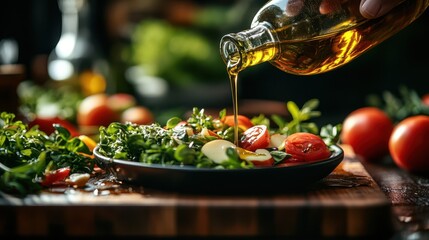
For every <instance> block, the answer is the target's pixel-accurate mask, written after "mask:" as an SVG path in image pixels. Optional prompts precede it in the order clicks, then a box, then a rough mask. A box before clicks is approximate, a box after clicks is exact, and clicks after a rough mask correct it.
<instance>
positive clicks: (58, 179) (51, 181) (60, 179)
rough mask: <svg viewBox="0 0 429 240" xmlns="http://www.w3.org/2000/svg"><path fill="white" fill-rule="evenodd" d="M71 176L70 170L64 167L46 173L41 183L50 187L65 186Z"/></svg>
mask: <svg viewBox="0 0 429 240" xmlns="http://www.w3.org/2000/svg"><path fill="white" fill-rule="evenodd" d="M69 175H70V168H69V167H63V168H59V169H56V170H53V171H50V172H47V173H45V175H44V179H43V181H42V182H41V183H40V184H41V185H42V186H45V187H49V186H53V185H58V184H64V183H65V179H66V178H67V177H68V176H69Z"/></svg>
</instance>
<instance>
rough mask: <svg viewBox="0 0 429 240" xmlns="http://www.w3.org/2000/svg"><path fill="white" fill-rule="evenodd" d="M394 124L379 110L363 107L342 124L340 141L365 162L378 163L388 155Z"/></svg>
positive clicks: (352, 113)
mask: <svg viewBox="0 0 429 240" xmlns="http://www.w3.org/2000/svg"><path fill="white" fill-rule="evenodd" d="M393 127H394V124H393V122H392V120H391V119H390V118H389V116H388V115H387V114H386V113H385V112H384V111H382V110H381V109H379V108H376V107H363V108H359V109H357V110H355V111H353V112H351V113H350V114H349V115H348V116H347V117H346V118H345V120H344V122H343V128H342V130H341V136H340V139H341V141H342V143H344V144H348V145H350V146H351V147H352V149H353V151H354V152H355V154H357V155H360V156H361V157H362V158H363V160H365V161H379V160H380V159H381V158H382V157H384V156H386V155H387V154H388V153H389V147H388V142H389V138H390V134H391V133H392V130H393Z"/></svg>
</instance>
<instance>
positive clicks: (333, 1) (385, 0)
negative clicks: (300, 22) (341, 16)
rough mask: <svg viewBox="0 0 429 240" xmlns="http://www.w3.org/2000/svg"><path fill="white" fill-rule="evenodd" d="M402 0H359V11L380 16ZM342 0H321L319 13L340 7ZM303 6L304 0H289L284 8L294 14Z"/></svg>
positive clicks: (326, 12) (370, 15)
mask: <svg viewBox="0 0 429 240" xmlns="http://www.w3.org/2000/svg"><path fill="white" fill-rule="evenodd" d="M403 1H404V0H361V2H360V9H359V10H360V13H361V14H362V16H363V17H365V18H370V19H371V18H377V17H380V16H382V15H384V14H386V13H387V12H389V11H390V10H392V9H393V8H394V7H396V6H398V5H399V4H400V3H402V2H403ZM342 2H343V0H322V2H321V3H320V6H319V11H320V13H321V14H328V13H330V12H333V11H335V10H336V9H340V8H341V4H342ZM303 7H304V0H289V1H287V5H286V8H285V13H286V15H287V16H290V17H292V16H296V15H297V14H298V13H299V12H300V11H301V9H302V8H303Z"/></svg>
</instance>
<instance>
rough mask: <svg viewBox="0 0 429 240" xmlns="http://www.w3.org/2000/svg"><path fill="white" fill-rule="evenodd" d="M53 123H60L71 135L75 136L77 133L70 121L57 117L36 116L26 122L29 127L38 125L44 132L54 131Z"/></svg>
mask: <svg viewBox="0 0 429 240" xmlns="http://www.w3.org/2000/svg"><path fill="white" fill-rule="evenodd" d="M54 123H57V124H60V125H61V126H62V127H64V128H66V129H67V130H68V131H69V132H70V135H71V136H72V137H76V136H78V135H79V131H78V130H77V128H76V127H75V126H74V125H73V124H72V123H70V122H69V121H67V120H65V119H61V118H59V117H50V118H44V117H36V118H35V119H33V120H32V121H31V122H29V123H28V126H29V127H33V126H35V125H38V126H39V129H40V130H41V131H43V132H45V133H46V134H48V135H49V134H51V133H53V132H54V131H55V128H54V126H53V125H54Z"/></svg>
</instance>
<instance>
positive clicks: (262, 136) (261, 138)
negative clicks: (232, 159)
mask: <svg viewBox="0 0 429 240" xmlns="http://www.w3.org/2000/svg"><path fill="white" fill-rule="evenodd" d="M269 144H270V134H269V132H268V128H267V126H265V125H255V126H253V127H250V128H249V129H247V130H246V131H244V132H243V135H242V136H241V139H240V143H239V145H240V147H242V148H244V149H246V150H249V151H253V152H254V151H256V149H263V148H267V147H268V145H269Z"/></svg>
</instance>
